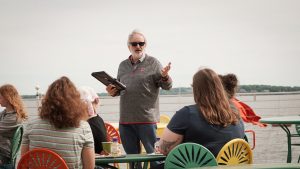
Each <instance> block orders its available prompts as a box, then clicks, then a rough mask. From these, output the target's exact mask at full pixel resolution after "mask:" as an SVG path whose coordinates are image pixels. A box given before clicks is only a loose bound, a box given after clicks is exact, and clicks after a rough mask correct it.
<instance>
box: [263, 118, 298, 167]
mask: <svg viewBox="0 0 300 169" xmlns="http://www.w3.org/2000/svg"><path fill="white" fill-rule="evenodd" d="M259 122H261V123H267V124H278V125H279V126H280V127H281V128H282V129H283V130H284V131H285V132H286V135H287V143H288V154H287V163H291V162H292V146H291V132H290V130H289V128H288V126H287V125H290V124H300V116H277V117H270V118H262V119H260V120H259Z"/></svg>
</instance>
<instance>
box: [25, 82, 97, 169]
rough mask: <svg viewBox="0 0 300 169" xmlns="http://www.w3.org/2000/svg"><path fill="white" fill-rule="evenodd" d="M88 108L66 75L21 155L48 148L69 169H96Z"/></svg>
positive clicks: (29, 130)
mask: <svg viewBox="0 0 300 169" xmlns="http://www.w3.org/2000/svg"><path fill="white" fill-rule="evenodd" d="M87 117H88V112H87V106H86V104H85V103H84V102H83V101H82V100H81V99H80V94H79V92H78V91H77V89H76V87H75V85H74V84H73V83H72V81H71V80H70V79H69V78H67V77H65V76H63V77H61V78H59V79H57V80H56V81H54V82H53V83H52V84H51V85H50V86H49V88H48V90H47V92H46V95H45V97H44V98H43V100H42V105H41V107H40V108H39V117H38V118H37V119H34V120H32V121H30V122H29V123H28V125H27V126H26V130H25V133H24V135H23V142H22V147H21V155H23V154H25V153H26V152H27V151H29V150H32V149H34V148H47V149H50V150H52V151H54V152H56V153H57V154H59V155H60V156H61V157H62V158H63V159H64V160H65V161H66V163H67V165H68V167H69V168H74V169H75V168H83V169H94V167H95V152H94V139H93V134H92V131H91V128H90V126H89V124H88V123H87V122H86V121H85V120H86V119H87Z"/></svg>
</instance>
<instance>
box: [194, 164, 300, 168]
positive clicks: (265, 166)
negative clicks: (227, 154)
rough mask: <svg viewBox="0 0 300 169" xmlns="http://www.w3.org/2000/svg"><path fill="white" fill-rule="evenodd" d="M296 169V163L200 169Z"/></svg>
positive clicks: (297, 166)
mask: <svg viewBox="0 0 300 169" xmlns="http://www.w3.org/2000/svg"><path fill="white" fill-rule="evenodd" d="M241 168H242V169H284V168H289V169H295V168H300V165H299V164H295V163H284V164H281V163H273V164H243V165H225V166H222V165H219V166H213V167H200V168H199V169H241ZM195 169H196V168H195Z"/></svg>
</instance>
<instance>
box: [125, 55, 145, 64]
mask: <svg viewBox="0 0 300 169" xmlns="http://www.w3.org/2000/svg"><path fill="white" fill-rule="evenodd" d="M145 57H146V54H145V53H143V55H142V57H141V58H140V59H139V61H140V63H141V62H143V61H144V60H145ZM129 60H130V62H131V63H132V64H134V62H133V59H132V55H130V56H129Z"/></svg>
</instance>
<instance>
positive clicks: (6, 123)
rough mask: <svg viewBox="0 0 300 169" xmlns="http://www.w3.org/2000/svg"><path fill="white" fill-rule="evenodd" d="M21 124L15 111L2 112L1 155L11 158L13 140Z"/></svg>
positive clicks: (0, 125) (0, 116)
mask: <svg viewBox="0 0 300 169" xmlns="http://www.w3.org/2000/svg"><path fill="white" fill-rule="evenodd" d="M20 125H21V122H18V120H17V113H16V112H15V111H11V112H6V110H4V111H2V112H0V156H3V157H7V158H10V150H11V140H12V138H13V135H14V133H15V131H16V129H17V127H18V126H20Z"/></svg>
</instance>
